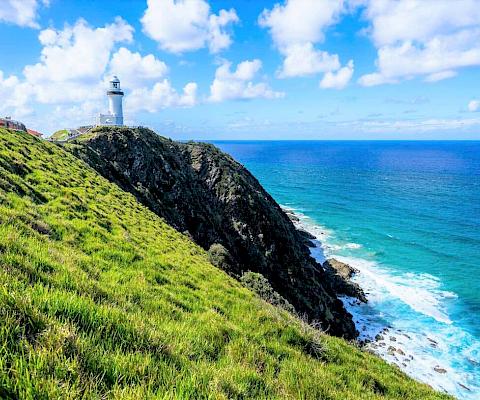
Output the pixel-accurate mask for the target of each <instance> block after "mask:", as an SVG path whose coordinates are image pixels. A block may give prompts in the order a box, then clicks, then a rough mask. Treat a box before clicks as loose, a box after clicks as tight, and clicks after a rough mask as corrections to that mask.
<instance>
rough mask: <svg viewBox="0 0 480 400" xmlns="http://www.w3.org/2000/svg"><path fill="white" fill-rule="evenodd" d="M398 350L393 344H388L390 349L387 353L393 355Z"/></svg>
mask: <svg viewBox="0 0 480 400" xmlns="http://www.w3.org/2000/svg"><path fill="white" fill-rule="evenodd" d="M396 351H397V349H396V348H395V347H393V346H388V349H387V353H388V354H389V355H391V356H394V355H395V352H396Z"/></svg>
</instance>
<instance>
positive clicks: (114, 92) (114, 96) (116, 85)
mask: <svg viewBox="0 0 480 400" xmlns="http://www.w3.org/2000/svg"><path fill="white" fill-rule="evenodd" d="M107 96H108V114H99V115H98V117H97V122H96V124H97V125H123V106H122V101H123V91H122V88H121V87H120V79H118V77H117V76H114V77H113V78H112V79H111V80H110V82H109V86H108V89H107Z"/></svg>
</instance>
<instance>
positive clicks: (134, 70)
mask: <svg viewBox="0 0 480 400" xmlns="http://www.w3.org/2000/svg"><path fill="white" fill-rule="evenodd" d="M109 69H110V73H109V76H110V75H118V76H121V77H122V86H123V87H126V88H134V87H137V86H139V85H141V84H142V83H144V82H145V81H150V80H158V79H160V78H163V77H164V76H165V75H166V74H167V72H168V67H167V65H166V64H165V63H164V62H163V61H161V60H158V59H157V58H155V56H154V55H153V54H148V55H146V56H143V57H142V55H141V54H140V53H133V52H131V51H130V50H128V49H126V48H125V47H121V48H120V49H119V50H118V51H117V52H116V53H115V54H113V56H112V59H111V60H110V67H109Z"/></svg>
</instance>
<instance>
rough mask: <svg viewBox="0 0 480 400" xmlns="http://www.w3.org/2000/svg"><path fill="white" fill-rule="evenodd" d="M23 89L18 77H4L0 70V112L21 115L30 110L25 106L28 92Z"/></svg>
mask: <svg viewBox="0 0 480 400" xmlns="http://www.w3.org/2000/svg"><path fill="white" fill-rule="evenodd" d="M23 89H24V87H23V85H21V82H20V80H19V79H18V77H16V76H15V75H11V76H8V77H6V76H4V73H3V71H1V70H0V114H12V113H14V114H15V115H16V116H22V115H26V114H28V113H29V112H30V111H31V110H30V109H29V108H28V107H27V100H28V92H27V91H25V90H23Z"/></svg>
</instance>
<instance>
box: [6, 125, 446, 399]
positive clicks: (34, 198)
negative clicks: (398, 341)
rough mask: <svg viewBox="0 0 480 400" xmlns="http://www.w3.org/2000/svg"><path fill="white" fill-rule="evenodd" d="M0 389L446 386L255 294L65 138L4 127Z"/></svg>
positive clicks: (85, 393)
mask: <svg viewBox="0 0 480 400" xmlns="http://www.w3.org/2000/svg"><path fill="white" fill-rule="evenodd" d="M0 280H1V282H2V286H1V289H0V398H2V399H53V398H59V399H60V398H61V399H82V398H85V399H87V398H88V399H97V398H112V399H113V398H115V399H118V398H129V399H134V398H135V399H149V398H158V399H172V398H178V399H193V398H195V399H202V398H205V399H207V398H212V399H267V398H268V399H275V398H278V399H299V398H302V399H339V400H340V399H342V400H343V399H355V400H356V399H381V398H382V399H383V398H388V399H420V398H421V399H442V398H447V396H444V395H440V394H437V393H435V392H433V391H432V390H431V389H430V388H428V387H427V386H426V385H422V384H419V383H417V382H415V381H413V380H411V379H409V378H407V377H406V376H405V375H404V374H403V373H402V372H400V371H399V370H398V369H397V368H394V367H392V366H389V365H387V364H386V363H385V362H383V361H381V360H379V359H378V358H376V357H375V356H373V355H370V354H367V353H364V352H362V351H360V350H358V349H356V348H355V347H353V346H351V345H348V344H347V343H346V342H345V341H343V340H342V339H338V338H333V337H329V336H326V335H321V334H319V333H318V332H317V331H314V330H313V329H311V328H310V327H308V326H306V325H305V324H302V323H301V322H300V321H298V320H296V319H294V318H293V317H292V316H291V315H290V314H288V313H286V312H284V311H280V310H278V309H276V308H274V307H273V306H271V305H269V304H267V303H265V302H263V301H261V300H260V299H258V298H256V297H255V296H254V295H253V294H252V293H251V292H249V291H248V290H246V289H245V288H242V287H241V286H240V284H239V283H238V282H237V281H236V280H234V279H232V278H231V277H229V276H228V275H227V274H225V273H224V272H222V271H221V270H219V269H217V268H215V267H213V266H212V265H211V264H209V262H208V261H207V255H206V253H205V252H204V251H203V250H202V249H201V248H200V247H198V246H197V245H195V244H194V243H193V242H191V241H190V240H189V239H188V238H187V237H186V236H183V235H181V234H179V233H178V232H176V231H175V230H174V229H172V228H171V227H169V226H168V225H167V224H166V223H165V222H163V220H162V219H160V218H159V217H158V216H157V215H155V214H154V213H152V212H151V211H149V210H148V209H146V208H145V207H144V206H142V205H141V204H139V203H138V201H137V200H136V199H135V198H134V197H133V196H132V195H130V194H128V193H125V192H123V191H122V190H120V189H119V188H118V187H117V186H116V185H114V184H112V183H109V182H108V181H107V180H105V179H104V178H103V177H101V176H99V175H98V174H97V173H96V172H95V171H94V170H92V169H91V168H90V167H88V166H87V165H86V164H84V163H83V162H82V161H80V160H78V159H76V158H75V157H74V156H72V155H70V154H68V153H67V152H65V151H64V150H62V149H61V148H59V147H57V146H55V145H52V144H50V143H47V142H42V141H40V140H38V139H36V138H34V137H32V136H29V135H27V134H22V133H15V132H9V131H5V130H2V129H0Z"/></svg>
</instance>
